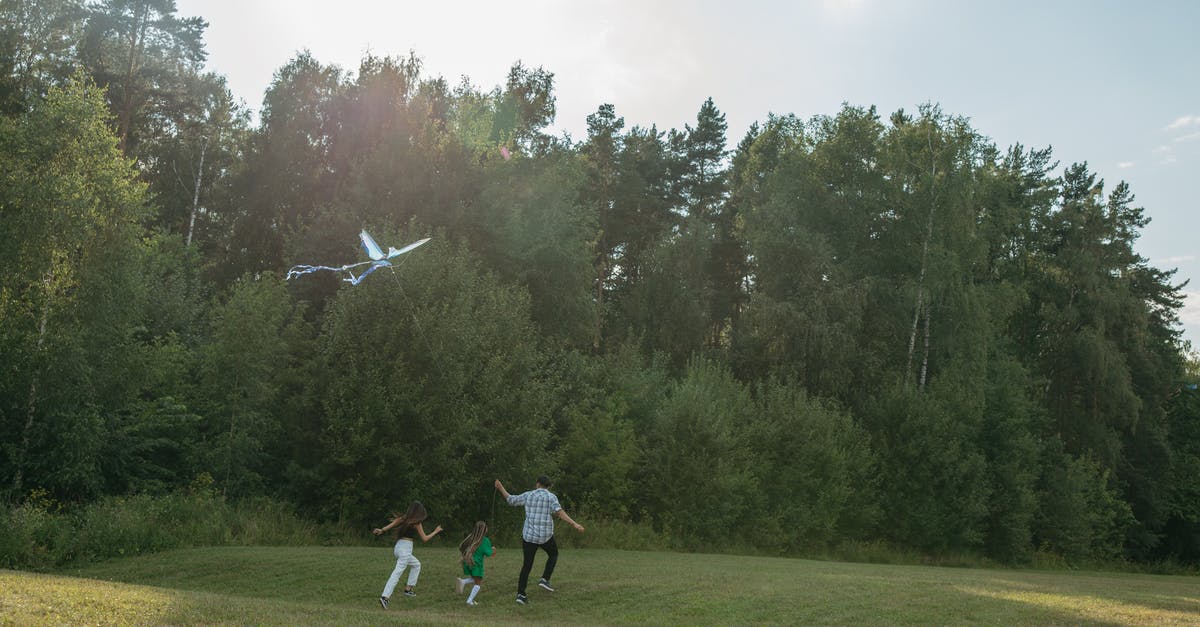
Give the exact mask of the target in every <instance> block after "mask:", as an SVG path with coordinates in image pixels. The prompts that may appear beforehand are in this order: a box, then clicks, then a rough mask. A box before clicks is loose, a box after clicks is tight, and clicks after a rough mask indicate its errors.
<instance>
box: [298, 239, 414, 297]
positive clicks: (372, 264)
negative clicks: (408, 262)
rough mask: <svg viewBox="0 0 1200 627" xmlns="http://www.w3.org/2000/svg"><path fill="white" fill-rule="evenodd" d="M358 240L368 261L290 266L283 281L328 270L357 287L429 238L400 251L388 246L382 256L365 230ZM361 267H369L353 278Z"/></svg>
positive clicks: (380, 250) (381, 250)
mask: <svg viewBox="0 0 1200 627" xmlns="http://www.w3.org/2000/svg"><path fill="white" fill-rule="evenodd" d="M358 239H360V240H362V247H363V250H365V251H367V256H368V257H370V258H371V260H370V261H361V262H359V263H351V264H347V265H344V266H338V267H333V266H303V265H302V266H292V269H291V270H288V273H287V277H285V278H284V280H285V281H287V280H291V279H292V278H294V277H298V276H300V275H302V274H308V273H310V272H316V271H317V270H330V271H332V272H345V273H346V274H347V275H349V277H350V278H343V279H342V280H343V281H345V282H347V283H349V284H350V285H358V284H359V283H362V280H363V279H365V278H367V275H368V274H371V273H372V272H374V271H375V270H377V269H379V268H382V267H388V268H390V267H392V262H391V261H390V260H391V259H393V258H395V257H398V256H400V255H403V254H404V253H406V252H408V251H410V250H412V249H414V248H416V247H417V246H420V245H421V244H424V243H425V242H428V241H429V238H428V237H426V238H425V239H423V240H418V241H415V242H413V243H411V244H409V245H408V246H405V247H404V248H401V249H400V250H396V249H395V248H392V247H391V246H388V251H387V254H384V252H383V249H381V248H379V244H376V243H375V240H374V239H372V238H371V236H370V234H368V233H367V232H366V231H365V230H364V231H362V232H360V233H359V234H358ZM362 266H369V267H368V268H367V269H366V270H364V271H363V272H362V274H359V275H358V276H354V272H355V270H354V269H355V268H360V267H362Z"/></svg>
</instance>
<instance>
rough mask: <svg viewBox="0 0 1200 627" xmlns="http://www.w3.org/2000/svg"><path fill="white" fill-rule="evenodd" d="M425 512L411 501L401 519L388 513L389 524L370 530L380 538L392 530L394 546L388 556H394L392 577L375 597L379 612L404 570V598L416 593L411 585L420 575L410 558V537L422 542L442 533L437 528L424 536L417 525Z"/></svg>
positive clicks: (411, 552) (419, 564) (418, 562)
mask: <svg viewBox="0 0 1200 627" xmlns="http://www.w3.org/2000/svg"><path fill="white" fill-rule="evenodd" d="M427 516H428V513H427V512H426V511H425V506H424V505H422V504H421V502H420V501H413V502H412V505H409V506H408V511H407V512H404V515H403V516H397V515H396V514H394V513H393V514H392V522H390V523H388V524H387V526H386V527H382V528H378V529H375V530H374V532H373V533H374V534H375V535H377V536H378V535H381V534H383V532H385V531H388V530H391V529H395V532H394V534H395V537H396V547H395V548H394V549H392V553H394V554H395V555H396V567H395V568H394V569H392V576H391V577H388V580H387V584H386V585H385V586H384V587H383V595H382V596H380V597H379V604H380V605H382V606H383V609H385V610H386V609H387V607H388V600H389V599H391V597H392V591H393V590H395V589H396V584H397V583H399V582H400V574H401V573H403V572H404V569H405V568H409V571H408V585H406V586H404V596H406V597H415V596H417V593H416V592H413V586H415V585H417V577H420V576H421V562H420V561H418V560H417V558H416V557H413V538H414V537H417V538H421V541H422V542H429V540H431V539H432V538H433V537H434V536H436V535H437V534H439V533H441V532H442V526H441V525H438V526H437V528H435V529H434V530H433V533H430V534H426V533H425V528H424V527H422V526H421V522H422V521H423V520H425V518H426V517H427Z"/></svg>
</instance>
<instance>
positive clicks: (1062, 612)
mask: <svg viewBox="0 0 1200 627" xmlns="http://www.w3.org/2000/svg"><path fill="white" fill-rule="evenodd" d="M432 544H433V545H437V544H438V542H437V541H435V542H434V543H432ZM417 556H418V558H419V559H421V561H422V563H423V569H422V573H421V581H420V584H419V585H418V586H417V591H418V596H417V597H415V598H404V597H403V596H401V595H399V594H396V595H395V596H394V597H393V599H392V606H391V609H389V610H387V611H384V610H383V609H381V608H380V607H379V605H378V603H377V601H376V598H377V597H378V596H379V592H380V589H381V588H382V587H383V584H384V581H385V580H386V578H387V576H388V574H389V573H390V572H391V568H392V564H393V559H392V556H391V551H390V549H389V548H386V547H379V548H360V547H356V548H346V547H295V548H291V547H282V548H281V547H250V548H246V547H225V548H203V549H189V550H181V551H172V552H167V553H161V554H156V555H149V556H143V557H135V558H129V559H122V560H114V561H110V562H105V563H102V564H96V565H91V566H88V567H86V568H82V569H71V570H69V571H62V572H59V573H55V574H34V573H25V572H19V571H5V570H0V622H2V623H4V624H16V625H26V624H121V625H126V624H145V623H149V624H162V623H176V624H178V623H184V624H220V623H225V624H338V625H344V624H362V625H376V624H378V625H382V624H399V623H403V624H413V623H417V624H434V623H473V624H483V623H513V622H522V623H526V622H532V623H564V622H565V623H580V624H621V623H651V624H693V623H705V624H750V623H774V624H852V625H863V624H920V625H927V624H943V625H944V624H954V625H958V624H996V625H1013V624H1037V625H1045V624H1064V625H1079V624H1102V625H1116V624H1142V625H1170V624H1192V625H1200V578H1195V577H1171V576H1155V575H1131V574H1114V573H1090V572H1088V573H1064V572H1042V571H1019V570H982V569H967V568H935V567H925V566H890V565H878V564H850V563H840V562H820V561H811V560H800V559H782V558H762V557H740V556H729V555H700V554H678V553H653V552H635V551H615V550H596V549H565V550H563V551H562V553H561V555H560V558H559V565H558V571H557V573H556V574H555V577H554V584H555V586H556V587H557V588H558V591H557V592H555V593H549V592H545V591H543V590H540V589H538V588H536V586H532V587H531V588H530V590H529V592H530V597H531V599H530V600H531V603H530V604H529V605H527V606H518V605H516V604H515V603H514V602H513V596H514V589H515V586H516V577H517V570H518V569H519V567H520V561H521V557H520V551H519V550H516V549H514V548H508V547H500V549H499V551H498V552H497V555H496V556H495V557H494V558H491V559H489V560H488V562H487V572H488V580H487V582H486V584H485V587H484V591H483V592H482V593H481V594H480V596H479V602H480V605H478V606H476V607H467V606H466V605H465V604H464V601H465V597H463V596H458V595H456V594H455V593H454V590H453V576H454V575H455V574H457V573H458V572H459V567H458V563H457V555H456V553H455V552H454V550H453V549H451V548H447V547H445V546H444V545H443V546H440V547H439V546H418V547H417ZM543 559H544V556H543V555H541V554H539V557H538V563H537V566H536V567H535V570H534V574H533V578H532V580H533V581H534V582H536V581H537V575H538V574H540V572H541V570H540V569H541V564H542V560H543Z"/></svg>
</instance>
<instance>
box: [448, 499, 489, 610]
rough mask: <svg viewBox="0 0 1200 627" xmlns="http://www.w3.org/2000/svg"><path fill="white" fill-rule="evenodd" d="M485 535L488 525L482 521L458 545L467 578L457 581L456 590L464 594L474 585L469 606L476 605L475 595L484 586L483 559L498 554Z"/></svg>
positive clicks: (468, 601) (468, 602)
mask: <svg viewBox="0 0 1200 627" xmlns="http://www.w3.org/2000/svg"><path fill="white" fill-rule="evenodd" d="M485 534H487V523H485V522H483V521H482V520H481V521H479V522H477V523H475V529H473V530H471V535H469V536H467V537H466V538H463V541H462V542H461V543H459V545H458V550H459V552H461V553H462V567H463V574H464V575H466V577H463V578H462V579H458V580H456V581H455V584H454V589H455V591H456V592H458V593H459V594H462V591H463V587H464V586H466V585H467V584H469V583H473V584H474V585H473V586H472V587H471V594H470V596H468V597H467V605H475V595H477V594H479V589H480V587H481V586H483V558H485V557H488V556H490V555H493V554H495V553H496V549H495V547H493V546H492V541H491V540H490V539H489V538H488V537H487V535H485Z"/></svg>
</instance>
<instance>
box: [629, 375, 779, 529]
mask: <svg viewBox="0 0 1200 627" xmlns="http://www.w3.org/2000/svg"><path fill="white" fill-rule="evenodd" d="M754 409H755V408H754V403H753V400H752V399H751V397H750V393H749V391H748V390H746V389H745V387H744V386H743V385H742V384H741V383H738V382H737V381H735V380H734V379H733V377H732V376H731V374H730V373H729V371H728V370H727V369H726V368H724V367H722V366H720V365H717V364H713V363H711V362H708V361H704V360H695V361H693V362H692V363H691V364H690V365H689V366H688V369H687V374H686V375H685V376H684V378H683V379H682V380H680V381H678V382H675V383H673V384H671V386H670V388H669V391H668V393H667V397H666V399H664V401H663V402H662V404H661V405H660V406H659V408H658V411H657V412H656V413H655V416H654V417H653V419H652V422H651V423H650V424H649V425H647V427H646V430H645V433H644V436H643V437H644V438H645V442H644V444H643V445H642V451H643V460H642V469H641V471H640V472H639V477H640V478H641V481H642V486H641V489H642V491H643V493H644V498H645V501H646V503H647V504H648V509H649V511H651V512H653V515H654V516H655V519H656V521H657V522H658V523H659V524H660V525H661V527H662V528H663V529H665V530H667V531H668V532H669V533H671V534H672V535H678V536H681V537H686V538H688V539H694V540H695V541H699V542H712V541H717V540H719V539H723V538H728V537H730V536H731V535H734V534H738V533H741V532H743V531H744V530H748V529H753V528H755V526H756V525H757V524H759V523H761V521H762V517H763V514H762V511H763V505H764V503H763V501H764V499H763V495H762V490H761V487H760V486H761V481H762V480H763V479H765V477H764V476H763V475H765V474H766V472H767V469H766V468H759V467H757V466H756V465H755V464H754V463H753V460H754V455H753V449H752V448H751V446H752V441H751V437H752V436H751V435H750V425H751V424H752V422H753V415H754Z"/></svg>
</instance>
